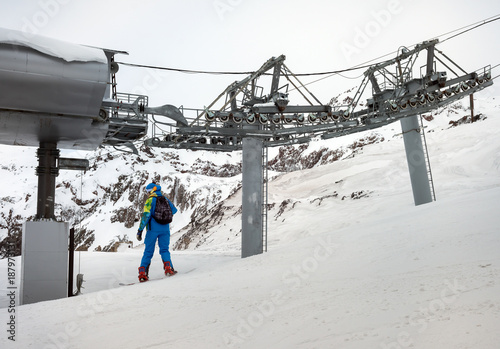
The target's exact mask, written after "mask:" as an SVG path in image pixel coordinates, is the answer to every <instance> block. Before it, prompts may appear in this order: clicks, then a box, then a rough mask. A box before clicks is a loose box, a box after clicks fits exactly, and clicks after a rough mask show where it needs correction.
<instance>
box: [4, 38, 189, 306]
mask: <svg viewBox="0 0 500 349" xmlns="http://www.w3.org/2000/svg"><path fill="white" fill-rule="evenodd" d="M116 53H125V52H120V51H114V50H107V49H99V48H92V47H87V46H81V45H74V44H70V43H66V42H61V41H58V40H53V39H49V38H46V37H41V36H34V35H29V36H27V35H26V34H25V33H22V32H18V31H13V30H6V29H0V124H1V125H2V128H1V129H0V143H1V144H6V145H15V146H29V147H38V150H37V157H38V167H37V169H36V175H37V176H38V197H37V212H36V218H35V219H34V220H33V221H27V222H25V223H24V225H23V238H22V276H21V279H22V280H21V287H20V292H21V299H20V302H21V304H27V303H34V302H38V301H43V300H50V299H57V298H62V297H66V296H68V234H69V223H68V222H60V221H57V220H56V217H55V215H54V202H55V186H56V184H55V183H56V177H57V176H58V174H59V170H66V169H70V170H85V169H87V168H88V160H85V159H68V158H62V157H60V156H59V149H61V148H62V149H74V150H95V149H96V148H97V147H98V146H100V145H110V146H115V147H119V146H124V147H128V148H130V149H132V150H135V147H134V146H133V143H132V142H134V141H136V140H137V139H140V138H142V137H143V136H144V135H145V134H146V132H147V126H148V122H147V115H148V114H150V113H151V112H152V111H154V113H155V114H160V115H165V116H167V117H171V118H173V119H176V120H178V121H179V124H182V123H183V122H184V123H186V122H185V121H184V120H183V117H182V115H181V114H180V112H179V111H178V110H177V108H175V107H173V106H168V105H167V106H163V107H159V108H150V107H148V100H147V96H140V95H132V94H120V93H117V92H116V83H115V73H116V72H117V71H118V65H117V64H116V63H115V62H114V55H115V54H116Z"/></svg>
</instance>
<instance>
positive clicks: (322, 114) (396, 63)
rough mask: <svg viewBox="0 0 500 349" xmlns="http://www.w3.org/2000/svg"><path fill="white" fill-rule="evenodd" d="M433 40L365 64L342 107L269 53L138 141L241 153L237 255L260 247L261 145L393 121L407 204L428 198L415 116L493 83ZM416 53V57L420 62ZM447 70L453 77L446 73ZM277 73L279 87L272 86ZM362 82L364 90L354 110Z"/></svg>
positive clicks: (486, 70)
mask: <svg viewBox="0 0 500 349" xmlns="http://www.w3.org/2000/svg"><path fill="white" fill-rule="evenodd" d="M437 44H438V40H437V39H435V40H430V41H425V42H422V43H420V44H418V45H416V46H414V47H413V48H412V49H408V48H406V47H402V48H400V50H398V53H397V55H396V57H394V58H392V59H389V60H387V61H384V62H381V63H378V64H374V65H372V66H370V67H369V68H368V69H367V70H366V71H365V72H364V74H363V80H362V82H361V84H360V86H359V88H358V90H357V91H356V93H355V95H354V98H352V100H350V101H349V103H347V104H336V103H334V101H333V100H332V101H331V102H330V103H329V104H322V103H321V102H320V101H319V100H318V99H317V98H316V97H315V96H314V95H313V94H312V93H311V92H310V91H309V90H308V89H307V87H306V86H305V85H304V84H303V83H302V82H301V81H300V80H299V79H298V77H297V76H296V75H294V74H293V73H292V72H291V71H290V70H289V69H288V67H287V66H286V65H285V63H284V61H285V56H283V55H282V56H279V57H273V58H271V59H269V60H268V61H267V62H265V63H264V64H263V65H262V67H261V68H260V69H258V70H257V71H256V72H254V73H252V74H250V75H249V76H247V77H246V78H245V79H243V80H241V81H236V82H234V83H233V84H231V85H229V86H228V87H227V88H226V89H225V90H224V91H223V92H222V93H221V94H220V95H219V96H218V97H217V98H216V99H215V100H214V101H213V102H212V103H211V104H210V105H209V106H208V108H205V109H188V108H182V107H181V108H180V110H181V112H182V114H183V115H184V117H185V118H186V120H187V122H188V125H179V124H172V123H162V126H167V130H168V132H165V131H164V129H165V127H163V129H161V131H160V132H157V131H158V130H159V129H160V128H157V127H156V123H160V122H159V121H156V122H155V124H154V125H153V136H152V137H151V138H149V139H147V140H146V141H145V144H146V145H148V146H153V147H162V148H174V149H192V150H212V151H234V150H242V178H243V179H242V182H243V188H242V195H243V198H242V206H243V207H242V257H247V256H252V255H255V254H259V253H262V252H263V251H264V250H265V249H266V241H267V215H266V209H267V206H266V201H267V200H266V198H267V187H266V185H267V178H266V161H265V157H266V154H267V152H266V148H267V147H275V146H283V145H293V144H300V143H306V142H309V141H311V140H312V139H313V138H316V137H320V138H321V139H329V138H332V137H340V136H344V135H347V134H351V133H355V132H361V131H366V130H371V129H375V128H378V127H382V126H384V125H388V124H390V123H393V122H395V121H398V120H400V122H401V127H402V132H403V138H404V144H405V151H406V155H407V161H408V167H409V172H410V179H411V184H412V191H413V197H414V202H415V205H420V204H425V203H428V202H431V201H432V200H434V199H435V195H434V188H433V184H432V174H431V173H430V167H429V165H428V158H427V149H426V145H425V136H424V133H423V127H422V125H421V122H420V115H422V114H423V113H427V112H430V111H432V110H434V109H437V108H440V107H443V106H445V105H447V104H450V103H453V102H454V101H457V100H459V99H461V98H463V97H465V96H468V95H471V96H472V94H473V93H475V92H477V91H480V90H482V89H484V88H486V87H488V86H491V85H492V84H493V81H492V78H491V66H485V67H482V68H480V69H478V70H475V71H473V72H469V73H467V72H466V71H464V70H463V69H462V68H460V67H459V66H458V65H457V64H456V63H455V62H453V61H452V60H451V59H449V58H448V57H447V56H446V55H445V54H444V53H443V52H441V51H439V50H438V49H437V48H436V45H437ZM437 54H439V56H438V55H437ZM419 55H421V56H424V57H423V58H424V60H423V62H421V64H420V65H418V62H419V60H418V58H419ZM450 66H453V67H454V69H456V70H460V72H461V73H462V75H459V74H457V73H455V71H454V70H453V69H452V68H450ZM438 67H439V69H438ZM445 69H446V70H445ZM416 71H417V75H416V74H415V72H416ZM448 72H451V73H452V74H453V75H454V77H452V78H450V77H449V74H448ZM263 75H269V76H270V77H271V86H270V89H269V92H268V93H267V94H263V88H262V87H260V86H259V85H258V79H259V78H260V77H262V76H263ZM283 77H284V78H285V79H286V80H287V84H285V85H280V79H281V78H283ZM368 84H371V88H372V91H371V92H372V93H371V96H370V97H369V98H368V99H367V101H366V103H365V105H364V108H360V107H359V106H361V105H362V103H360V100H361V98H362V96H364V95H365V90H366V88H367V86H368ZM290 85H291V86H293V87H294V89H295V90H297V91H299V93H300V94H301V95H302V97H303V99H304V101H305V103H304V104H303V105H290V104H289V99H288V96H289V93H288V87H289V86H290ZM224 96H225V100H224V101H222V100H221V99H222V97H224ZM216 103H222V107H221V108H219V109H216V108H213V107H214V105H216ZM256 198H257V199H256Z"/></svg>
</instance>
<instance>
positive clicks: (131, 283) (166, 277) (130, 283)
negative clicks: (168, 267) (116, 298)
mask: <svg viewBox="0 0 500 349" xmlns="http://www.w3.org/2000/svg"><path fill="white" fill-rule="evenodd" d="M194 269H196V268H193V269H191V270H188V271H186V272H184V273H183V274H187V273H189V272H192V271H193V270H194ZM175 274H177V270H176V271H175ZM175 274H174V275H175ZM174 275H170V274H169V275H165V276H162V277H159V278H152V279H149V280H148V281H143V282H140V281H139V280H137V281H135V282H128V283H125V282H120V283H119V285H120V286H130V285H136V284H145V283H148V282H150V281H158V280H164V279H168V278H170V277H172V276H174Z"/></svg>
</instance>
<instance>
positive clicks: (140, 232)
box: [137, 230, 142, 241]
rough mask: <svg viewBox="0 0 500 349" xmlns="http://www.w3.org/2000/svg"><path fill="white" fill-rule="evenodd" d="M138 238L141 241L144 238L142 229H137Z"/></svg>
mask: <svg viewBox="0 0 500 349" xmlns="http://www.w3.org/2000/svg"><path fill="white" fill-rule="evenodd" d="M137 240H139V241H141V240H142V231H140V230H138V231H137Z"/></svg>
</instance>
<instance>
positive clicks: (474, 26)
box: [117, 14, 500, 84]
mask: <svg viewBox="0 0 500 349" xmlns="http://www.w3.org/2000/svg"><path fill="white" fill-rule="evenodd" d="M497 20H500V14H497V15H495V16H492V17H489V18H486V19H484V20H481V21H479V22H475V23H472V24H469V25H466V26H464V27H460V28H458V29H455V30H452V31H449V32H446V33H443V34H440V35H438V36H437V37H436V38H441V37H443V36H446V35H449V34H453V33H456V34H454V35H452V36H450V37H447V38H445V39H443V40H441V41H440V43H443V42H446V41H448V40H451V39H453V38H456V37H457V36H460V35H463V34H465V33H467V32H469V31H472V30H474V29H477V28H479V27H481V26H484V25H486V24H489V23H492V22H495V21H497ZM464 29H465V30H464ZM459 31H460V32H459ZM457 32H458V33H457ZM415 45H416V44H415ZM415 45H411V46H410V47H413V46H415ZM395 53H397V51H396V52H390V53H387V54H385V55H383V56H380V57H377V58H375V59H372V60H369V61H366V62H364V63H361V64H359V65H356V66H353V67H350V68H346V69H341V70H335V71H326V72H316V73H298V74H295V75H296V76H320V75H328V76H327V77H330V76H332V75H336V74H338V75H341V73H345V72H349V71H354V70H358V69H363V68H368V67H370V65H367V64H368V63H371V62H373V61H376V60H379V59H382V58H385V57H387V56H391V55H394V54H395ZM117 63H119V64H123V65H127V66H131V67H137V68H148V69H158V70H168V71H173V72H179V73H186V74H210V75H249V74H253V73H254V72H252V71H246V72H244V71H241V72H237V71H233V72H231V71H207V70H195V69H181V68H170V67H162V66H154V65H145V64H137V63H128V62H117ZM263 75H272V74H270V73H266V74H263ZM341 76H342V75H341ZM342 77H345V76H342ZM345 78H348V79H355V78H349V77H345ZM321 80H322V79H321ZM318 81H319V80H318ZM311 83H312V82H311ZM311 83H309V84H311Z"/></svg>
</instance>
